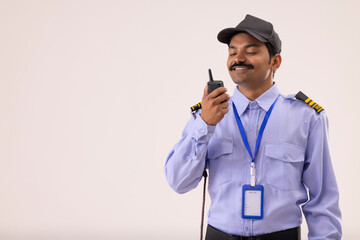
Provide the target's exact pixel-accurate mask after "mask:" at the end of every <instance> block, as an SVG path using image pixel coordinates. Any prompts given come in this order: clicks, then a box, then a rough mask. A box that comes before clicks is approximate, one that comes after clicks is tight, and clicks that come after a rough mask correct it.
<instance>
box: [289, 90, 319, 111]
mask: <svg viewBox="0 0 360 240" xmlns="http://www.w3.org/2000/svg"><path fill="white" fill-rule="evenodd" d="M295 98H296V99H299V100H301V101H303V102H305V103H306V104H307V105H309V106H310V107H312V108H313V109H314V110H315V111H316V112H317V113H320V112H321V111H323V110H324V108H322V107H321V106H320V105H319V104H317V103H316V102H314V101H313V100H311V99H310V98H308V97H307V96H306V95H305V94H304V93H302V92H301V91H300V92H298V93H297V94H296V95H295Z"/></svg>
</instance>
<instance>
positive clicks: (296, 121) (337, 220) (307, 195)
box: [165, 84, 342, 240]
mask: <svg viewBox="0 0 360 240" xmlns="http://www.w3.org/2000/svg"><path fill="white" fill-rule="evenodd" d="M278 96H279V98H278V100H277V102H276V104H275V106H274V109H273V111H272V113H271V115H270V118H269V121H268V123H267V125H266V128H265V131H264V134H263V136H262V139H261V143H260V146H259V149H258V153H257V155H256V157H255V164H256V180H257V182H256V183H257V184H260V185H263V186H264V217H263V219H261V220H252V219H243V218H242V217H241V208H242V186H243V185H244V184H250V165H251V158H250V156H249V153H248V152H247V150H246V148H245V146H244V143H243V140H242V138H241V135H240V132H239V129H238V126H237V123H236V120H235V116H234V112H233V108H232V102H234V104H235V106H236V108H237V111H238V114H239V116H240V119H241V121H242V123H243V126H244V129H245V132H246V136H247V138H248V141H249V145H250V148H251V152H252V153H254V150H255V149H254V148H255V143H256V138H257V135H258V132H259V129H260V126H261V123H262V120H263V118H264V116H265V113H266V111H267V110H268V109H269V108H270V106H271V104H272V103H273V102H274V101H275V99H276V98H277V97H278ZM199 112H200V111H199ZM199 112H198V113H196V118H194V117H191V119H190V120H189V122H188V124H187V125H186V127H185V129H184V131H183V134H182V138H181V139H180V141H179V142H178V143H177V144H176V145H175V146H174V148H173V149H172V150H171V151H170V153H169V155H168V157H167V160H166V164H165V175H166V178H167V181H168V183H169V185H170V186H171V188H173V189H174V190H175V191H176V192H178V193H185V192H188V191H190V190H191V189H194V188H195V187H196V186H197V185H198V183H199V182H200V181H201V178H202V173H203V170H204V168H205V166H206V168H207V169H208V171H209V186H208V191H209V195H210V197H211V206H210V209H209V212H208V223H209V224H210V225H211V226H213V227H215V228H217V229H220V230H221V231H224V232H226V233H229V234H235V235H242V236H254V235H261V234H266V233H271V232H276V231H281V230H285V229H289V228H294V227H297V226H299V225H300V224H301V222H302V214H301V210H302V211H303V213H304V215H305V217H306V221H307V224H308V229H309V235H308V237H309V240H315V239H322V240H325V239H340V238H341V235H342V229H341V212H340V209H339V193H338V187H337V184H336V179H335V175H334V171H333V167H332V164H331V157H330V152H329V144H328V121H327V117H326V115H325V113H324V111H322V112H321V113H320V114H319V113H316V112H315V110H314V109H312V108H311V107H309V106H308V105H307V104H305V103H304V102H301V101H299V100H297V99H295V98H294V95H290V96H283V95H281V94H280V93H279V90H278V88H277V86H276V84H274V85H273V86H272V87H271V88H270V89H269V90H267V91H266V92H265V93H264V94H262V95H261V96H260V97H258V98H257V99H256V100H255V101H250V100H249V99H247V98H246V97H245V96H244V95H243V94H242V93H241V92H240V91H239V90H238V89H237V88H236V89H235V91H234V95H233V96H232V97H231V99H230V100H229V112H228V113H227V114H226V115H225V117H224V118H223V119H222V120H221V121H220V122H219V123H218V124H217V125H216V126H209V125H207V124H206V123H205V122H204V121H203V120H202V118H201V117H200V115H199V114H200V113H199Z"/></svg>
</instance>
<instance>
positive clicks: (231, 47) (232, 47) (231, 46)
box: [229, 43, 259, 49]
mask: <svg viewBox="0 0 360 240" xmlns="http://www.w3.org/2000/svg"><path fill="white" fill-rule="evenodd" d="M250 47H259V45H258V44H256V43H252V44H248V45H246V46H245V48H250ZM229 49H236V47H235V46H233V45H229Z"/></svg>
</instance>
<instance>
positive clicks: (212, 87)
mask: <svg viewBox="0 0 360 240" xmlns="http://www.w3.org/2000/svg"><path fill="white" fill-rule="evenodd" d="M223 86H224V83H223V82H222V81H220V80H216V81H214V79H213V76H212V73H211V69H210V68H209V82H208V89H209V93H211V92H212V91H214V90H215V89H217V88H219V87H223Z"/></svg>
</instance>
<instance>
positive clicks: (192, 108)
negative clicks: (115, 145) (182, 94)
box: [190, 102, 201, 113]
mask: <svg viewBox="0 0 360 240" xmlns="http://www.w3.org/2000/svg"><path fill="white" fill-rule="evenodd" d="M200 108H201V102H199V103H197V104H195V105H194V106H192V107H190V109H191V112H192V113H196V111H197V110H199V109H200Z"/></svg>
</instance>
